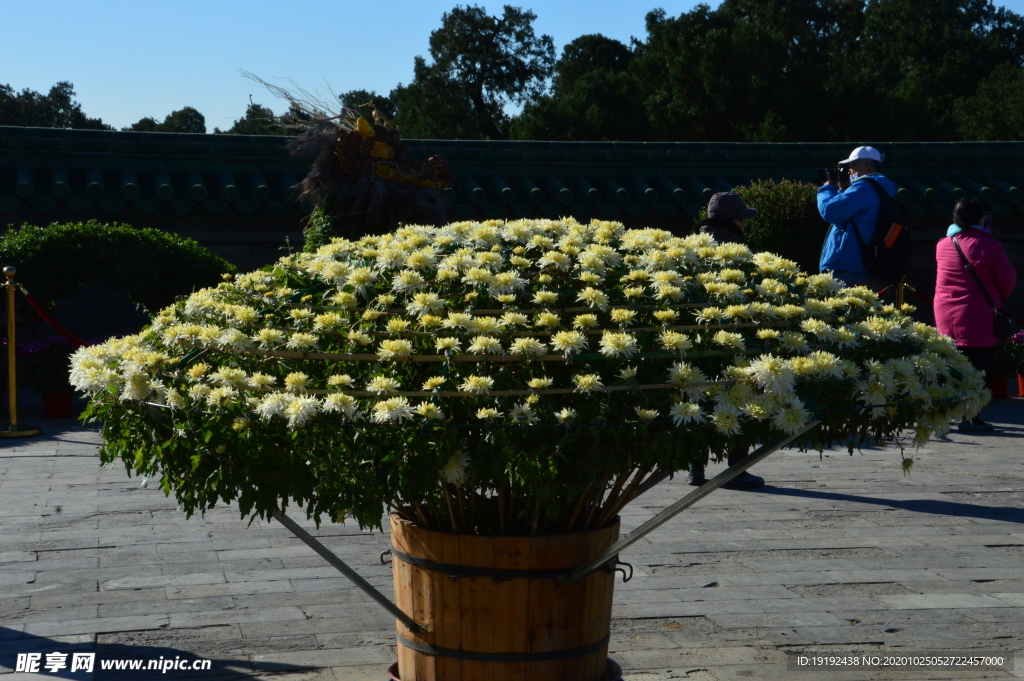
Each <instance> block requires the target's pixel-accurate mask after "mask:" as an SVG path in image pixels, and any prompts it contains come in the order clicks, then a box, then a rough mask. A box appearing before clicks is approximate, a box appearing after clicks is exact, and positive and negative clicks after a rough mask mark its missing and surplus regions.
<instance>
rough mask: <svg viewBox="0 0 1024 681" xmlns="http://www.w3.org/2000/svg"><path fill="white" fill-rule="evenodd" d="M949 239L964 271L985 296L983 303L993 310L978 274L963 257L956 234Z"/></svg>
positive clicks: (993, 307)
mask: <svg viewBox="0 0 1024 681" xmlns="http://www.w3.org/2000/svg"><path fill="white" fill-rule="evenodd" d="M949 238H950V239H952V240H953V245H954V246H956V250H957V253H959V254H960V261H961V262H963V264H964V269H965V270H967V272H968V273H969V274H970V275H971V278H972V279H974V283H975V284H977V285H978V290H980V291H981V295H983V296H985V301H986V302H987V303H988V306H989V307H991V308H992V309H993V310H995V309H996V304H995V302H993V300H992V296H990V295H989V294H988V290H987V288H986V287H985V285H984V284H982V283H981V277H979V276H978V273H977V272H976V271H975V269H974V265H972V264H971V261H970V260H968V259H967V256H966V255H964V249H962V248H960V241H959V240H958V239H957V238H956V234H954V235H953V236H951V237H949ZM997 311H998V310H997Z"/></svg>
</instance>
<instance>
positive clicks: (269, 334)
mask: <svg viewBox="0 0 1024 681" xmlns="http://www.w3.org/2000/svg"><path fill="white" fill-rule="evenodd" d="M252 339H253V340H254V341H256V342H257V343H259V344H260V345H262V346H263V347H265V348H269V347H273V346H275V345H279V344H280V343H281V341H283V340H284V332H282V331H280V330H278V329H260V330H259V331H258V332H257V333H256V335H255V336H253V337H252Z"/></svg>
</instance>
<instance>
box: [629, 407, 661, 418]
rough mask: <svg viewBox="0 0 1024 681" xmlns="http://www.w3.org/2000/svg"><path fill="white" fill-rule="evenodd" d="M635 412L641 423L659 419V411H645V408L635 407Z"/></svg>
mask: <svg viewBox="0 0 1024 681" xmlns="http://www.w3.org/2000/svg"><path fill="white" fill-rule="evenodd" d="M633 411H635V412H636V417H637V418H638V419H639V420H641V421H653V420H654V419H656V418H658V410H657V409H644V408H643V407H633Z"/></svg>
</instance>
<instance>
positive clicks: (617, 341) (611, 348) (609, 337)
mask: <svg viewBox="0 0 1024 681" xmlns="http://www.w3.org/2000/svg"><path fill="white" fill-rule="evenodd" d="M600 350H601V354H602V355H605V356H606V357H632V356H633V355H635V354H636V353H637V341H636V336H634V335H633V334H630V333H617V332H614V331H605V332H604V334H603V335H602V336H601V349H600Z"/></svg>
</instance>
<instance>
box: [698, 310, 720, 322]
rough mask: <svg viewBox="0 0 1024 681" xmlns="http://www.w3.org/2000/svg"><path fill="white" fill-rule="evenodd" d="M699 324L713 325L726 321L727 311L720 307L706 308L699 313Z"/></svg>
mask: <svg viewBox="0 0 1024 681" xmlns="http://www.w3.org/2000/svg"><path fill="white" fill-rule="evenodd" d="M696 319H697V323H698V324H711V323H716V322H721V321H722V320H723V319H725V310H723V309H722V308H720V307H705V308H704V309H703V310H701V311H700V312H698V313H697V317H696Z"/></svg>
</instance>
